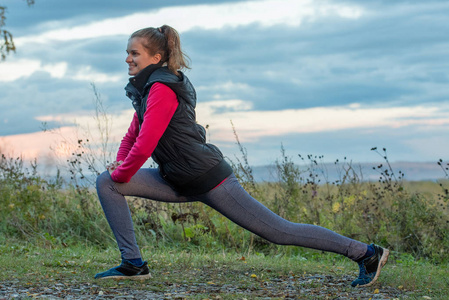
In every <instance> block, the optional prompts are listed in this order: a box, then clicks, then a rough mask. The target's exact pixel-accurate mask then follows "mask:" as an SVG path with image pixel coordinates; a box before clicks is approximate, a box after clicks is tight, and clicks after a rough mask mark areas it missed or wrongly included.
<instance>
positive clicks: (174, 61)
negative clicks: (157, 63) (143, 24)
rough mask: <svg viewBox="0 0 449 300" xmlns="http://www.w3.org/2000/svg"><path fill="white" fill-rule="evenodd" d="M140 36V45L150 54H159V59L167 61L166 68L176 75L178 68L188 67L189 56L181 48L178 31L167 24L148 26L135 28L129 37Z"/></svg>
mask: <svg viewBox="0 0 449 300" xmlns="http://www.w3.org/2000/svg"><path fill="white" fill-rule="evenodd" d="M132 38H141V39H143V41H142V45H143V46H144V48H145V49H146V50H147V51H148V53H149V54H150V55H156V54H160V55H161V61H162V62H163V63H167V67H168V69H169V70H170V71H171V72H173V73H174V74H176V75H178V70H183V69H190V67H189V64H188V61H190V59H189V57H188V56H187V55H186V54H185V53H183V52H182V50H181V39H180V38H179V34H178V32H177V31H176V30H175V29H174V28H173V27H170V26H168V25H163V26H161V27H158V28H154V27H148V28H143V29H140V30H137V31H136V32H134V33H133V34H132V35H131V36H130V38H129V39H132Z"/></svg>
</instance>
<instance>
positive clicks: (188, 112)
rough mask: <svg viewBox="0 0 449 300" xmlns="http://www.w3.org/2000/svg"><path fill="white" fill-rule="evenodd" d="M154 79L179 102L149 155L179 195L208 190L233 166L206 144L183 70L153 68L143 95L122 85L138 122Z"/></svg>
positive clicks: (215, 149)
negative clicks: (165, 86) (167, 89)
mask: <svg viewBox="0 0 449 300" xmlns="http://www.w3.org/2000/svg"><path fill="white" fill-rule="evenodd" d="M156 82H160V83H163V84H165V85H167V86H168V87H169V88H171V89H172V90H173V91H174V92H175V94H176V95H177V98H178V102H179V104H178V108H177V109H176V111H175V113H174V115H173V117H172V119H171V121H170V123H169V124H168V127H167V129H166V130H165V132H164V134H163V135H162V137H161V139H160V140H159V143H158V144H157V146H156V149H155V150H154V152H153V154H152V156H151V157H152V158H153V160H154V161H155V162H156V163H157V164H158V165H159V171H160V173H161V175H162V177H163V178H164V179H165V180H166V181H167V182H168V183H169V184H170V185H171V186H172V187H173V188H174V189H175V190H176V191H178V192H179V193H180V194H183V195H186V196H190V195H199V194H202V193H205V192H208V191H210V190H211V189H213V188H214V187H215V186H217V185H218V184H219V183H220V182H222V181H223V180H224V179H225V178H226V177H228V176H229V175H231V173H232V168H231V167H230V165H229V164H228V163H227V162H226V161H225V160H224V159H223V154H222V153H221V152H220V150H219V149H218V148H217V147H216V146H214V145H212V144H208V143H206V130H205V129H204V127H203V126H201V125H199V124H197V123H196V117H195V107H196V92H195V89H194V88H193V85H192V84H191V83H190V81H189V79H188V78H187V77H186V76H185V75H184V74H183V73H182V72H179V76H176V75H174V74H173V73H172V72H170V71H169V70H168V68H166V67H161V68H158V69H156V70H155V71H153V72H152V73H151V75H150V77H149V78H148V81H147V83H146V85H145V87H144V89H143V93H142V94H141V93H140V92H139V91H138V90H137V89H136V88H135V87H134V86H133V85H132V84H131V83H129V84H128V85H127V86H126V87H125V90H126V95H127V96H128V97H129V98H130V99H131V100H132V101H133V106H134V109H135V110H136V112H137V116H138V117H139V122H140V125H142V123H143V115H144V113H145V110H146V104H147V103H146V99H147V96H148V93H149V91H150V89H151V87H152V85H153V84H154V83H156Z"/></svg>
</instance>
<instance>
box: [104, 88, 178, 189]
mask: <svg viewBox="0 0 449 300" xmlns="http://www.w3.org/2000/svg"><path fill="white" fill-rule="evenodd" d="M177 107H178V99H177V97H176V94H175V92H173V90H172V89H170V88H169V87H168V86H166V85H164V84H162V83H155V84H154V85H153V86H152V87H151V90H150V93H149V95H148V99H147V110H146V111H145V114H144V116H143V123H142V126H141V128H140V132H139V133H138V135H137V137H136V139H135V142H134V143H133V145H132V147H131V149H130V150H129V152H128V154H127V155H126V157H125V158H124V157H123V155H124V153H125V151H126V149H127V147H128V146H129V144H127V143H125V145H124V146H123V148H122V146H121V147H120V148H122V150H123V152H122V154H120V157H119V155H117V160H123V163H122V164H121V165H120V166H118V167H117V168H116V169H115V170H114V171H113V172H112V174H111V177H112V180H113V181H115V182H129V181H130V180H131V177H132V176H133V175H134V174H136V172H137V171H138V170H139V169H140V168H141V167H142V165H143V164H144V163H145V162H146V161H147V160H148V158H149V157H150V156H151V154H152V153H153V151H154V149H155V148H156V146H157V143H158V142H159V139H160V138H161V137H162V135H163V134H164V132H165V129H166V128H167V126H168V124H169V123H170V121H171V118H172V117H173V114H174V113H175V111H176V108H177ZM131 124H135V123H134V119H133V122H132V123H131ZM130 129H131V128H130ZM137 129H138V122H137ZM134 132H135V131H132V132H131V136H132V135H133V133H134ZM128 133H129V130H128ZM125 138H126V136H125ZM131 140H132V139H130V141H131ZM122 143H123V141H122ZM119 151H120V150H119ZM123 158H124V159H123Z"/></svg>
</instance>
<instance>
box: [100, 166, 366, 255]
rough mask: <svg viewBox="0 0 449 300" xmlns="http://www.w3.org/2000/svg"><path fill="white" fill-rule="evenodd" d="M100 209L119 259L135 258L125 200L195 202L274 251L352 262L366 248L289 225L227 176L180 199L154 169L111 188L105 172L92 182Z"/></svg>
mask: <svg viewBox="0 0 449 300" xmlns="http://www.w3.org/2000/svg"><path fill="white" fill-rule="evenodd" d="M97 192H98V197H99V198H100V202H101V206H102V207H103V211H104V213H105V215H106V219H107V220H108V222H109V226H110V227H111V229H112V232H113V233H114V235H115V238H116V240H117V244H118V247H119V249H120V252H121V256H122V258H124V259H133V258H140V257H141V254H140V250H139V247H138V246H137V242H136V238H135V234H134V228H133V223H132V219H131V214H130V211H129V207H128V203H127V202H126V199H125V197H124V196H136V197H142V198H147V199H151V200H156V201H163V202H177V203H184V202H193V201H200V202H203V203H204V204H207V205H209V206H210V207H212V208H213V209H215V210H217V211H218V212H220V213H221V214H223V215H224V216H225V217H227V218H228V219H230V220H231V221H233V222H234V223H236V224H238V225H240V226H242V227H243V228H245V229H247V230H249V231H251V232H252V233H255V234H257V235H258V236H260V237H262V238H264V239H266V240H268V241H270V242H272V243H275V244H279V245H296V246H302V247H307V248H313V249H318V250H323V251H330V252H335V253H338V254H342V255H344V256H346V257H349V258H350V259H352V260H357V259H359V258H361V257H362V256H364V255H365V253H366V251H367V245H366V244H364V243H361V242H358V241H356V240H353V239H350V238H347V237H344V236H342V235H339V234H337V233H335V232H333V231H331V230H329V229H326V228H323V227H320V226H316V225H310V224H300V223H292V222H290V221H287V220H285V219H283V218H281V217H280V216H278V215H276V214H275V213H273V212H272V211H270V210H269V209H268V208H266V207H265V206H264V205H262V204H261V203H260V202H258V201H257V200H255V199H254V198H253V197H251V196H250V195H249V194H248V193H247V192H246V191H245V190H244V189H243V188H242V187H241V186H240V184H239V183H238V181H237V178H236V177H235V176H234V175H233V174H232V175H230V176H229V177H228V178H227V179H226V180H225V181H224V182H223V183H222V184H221V185H219V186H218V187H216V188H214V189H213V190H211V191H209V192H207V193H205V194H202V195H198V196H189V197H186V196H181V195H179V194H178V193H176V192H175V191H174V190H173V189H172V188H171V187H170V186H169V185H168V184H167V183H166V182H165V181H164V179H162V177H161V176H160V175H159V172H158V170H157V169H140V170H139V171H138V172H137V173H136V174H135V175H134V176H133V177H132V179H131V181H130V182H128V183H116V182H114V181H112V179H111V176H110V175H109V173H108V172H107V171H106V172H104V173H103V174H101V175H100V176H98V178H97Z"/></svg>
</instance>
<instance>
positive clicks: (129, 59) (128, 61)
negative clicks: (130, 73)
mask: <svg viewBox="0 0 449 300" xmlns="http://www.w3.org/2000/svg"><path fill="white" fill-rule="evenodd" d="M132 61H133V60H132V59H131V55H128V56H127V57H126V59H125V62H127V63H131V62H132Z"/></svg>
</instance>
